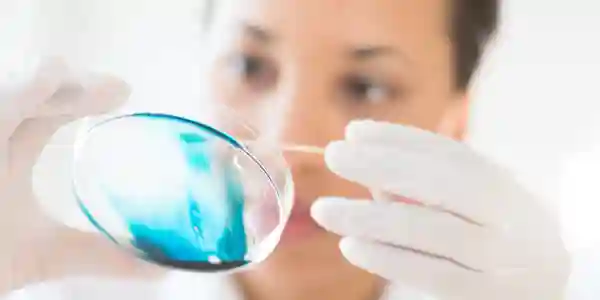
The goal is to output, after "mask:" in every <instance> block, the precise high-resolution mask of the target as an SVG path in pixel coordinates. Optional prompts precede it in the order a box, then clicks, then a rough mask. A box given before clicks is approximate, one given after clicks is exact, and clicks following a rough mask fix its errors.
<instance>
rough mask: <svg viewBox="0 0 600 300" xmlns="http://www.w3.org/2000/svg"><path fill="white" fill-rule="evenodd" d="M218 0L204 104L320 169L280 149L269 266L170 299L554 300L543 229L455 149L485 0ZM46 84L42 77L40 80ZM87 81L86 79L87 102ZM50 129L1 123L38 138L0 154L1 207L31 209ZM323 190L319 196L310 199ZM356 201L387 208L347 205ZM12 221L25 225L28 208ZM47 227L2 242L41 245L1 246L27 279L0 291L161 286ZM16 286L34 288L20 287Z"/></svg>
mask: <svg viewBox="0 0 600 300" xmlns="http://www.w3.org/2000/svg"><path fill="white" fill-rule="evenodd" d="M216 3H217V2H215V3H214V4H216ZM218 4H219V5H215V7H214V10H213V11H212V14H211V18H210V20H211V21H210V22H209V23H210V24H209V28H208V31H207V33H208V35H209V41H210V43H209V47H210V48H209V50H210V51H209V55H208V58H209V59H210V64H209V66H210V67H209V72H210V73H209V74H210V77H209V78H210V81H209V83H210V87H209V90H210V91H211V92H212V97H211V98H212V99H217V100H218V101H220V102H221V103H224V104H226V105H229V106H232V107H235V109H236V110H237V111H238V112H239V113H240V114H243V116H244V117H245V118H246V119H247V120H250V121H251V122H253V125H255V126H258V127H260V129H261V132H263V133H265V135H266V136H270V137H273V138H274V139H277V140H278V142H282V143H285V142H293V143H299V144H307V145H315V146H321V147H326V146H327V152H326V155H325V160H324V159H323V158H322V157H320V156H315V155H307V154H297V153H294V154H288V155H287V156H286V159H287V160H288V163H289V164H290V166H291V169H292V173H293V177H294V181H295V184H296V190H295V195H296V198H295V207H294V209H293V212H292V216H291V219H290V221H289V224H288V225H287V227H286V229H285V232H284V236H283V238H282V242H281V245H280V246H279V247H278V249H277V250H276V251H275V253H274V254H273V256H272V257H271V258H269V259H268V260H267V261H265V262H264V263H263V264H261V265H260V266H258V267H256V268H255V269H252V270H250V271H247V272H245V273H242V274H238V275H236V276H234V277H231V278H225V279H224V280H225V281H224V282H221V281H219V280H217V279H216V277H209V278H208V279H207V278H205V277H202V276H200V275H196V276H192V277H191V278H192V279H191V280H192V281H193V282H194V283H193V284H190V286H189V288H188V289H183V287H182V286H183V285H184V284H183V283H180V284H179V285H176V286H177V288H176V289H174V290H178V291H182V290H183V291H185V292H182V295H178V298H186V297H189V299H197V298H200V299H203V298H205V297H207V294H203V293H205V292H207V291H208V290H210V289H214V290H216V291H217V294H215V295H212V297H209V298H210V299H229V298H227V297H232V298H231V299H250V300H253V299H261V300H270V299H298V300H301V299H357V300H359V299H365V300H367V299H382V298H383V299H424V298H422V297H425V296H426V295H428V296H433V297H435V298H437V299H469V300H470V299H473V300H475V299H517V300H518V299H560V298H561V295H562V289H563V287H564V284H565V282H566V278H567V277H568V270H569V259H568V257H567V254H566V252H565V250H564V247H563V245H562V242H561V240H560V237H559V233H558V225H557V223H556V221H555V219H554V218H553V216H552V215H551V214H549V213H547V212H545V211H544V209H543V208H542V206H541V205H539V203H537V201H536V199H534V197H533V196H531V195H530V194H529V193H527V192H526V191H525V190H524V189H523V188H522V187H520V186H519V185H518V184H517V183H516V182H515V181H514V180H513V179H512V178H511V177H510V176H508V175H507V174H506V172H504V171H502V170H500V169H499V168H498V167H496V166H494V165H493V164H491V163H489V162H487V161H486V160H485V159H483V158H481V157H480V156H478V155H477V154H475V153H473V152H472V151H470V150H469V149H468V147H466V146H464V145H462V144H460V143H459V142H457V141H460V140H461V139H462V138H463V136H464V133H465V129H466V125H467V119H468V106H469V101H468V98H469V97H468V85H469V82H470V80H471V77H472V75H473V73H474V71H475V68H476V66H477V64H478V61H479V58H480V56H481V53H482V52H483V48H484V45H485V43H486V41H487V40H488V38H489V37H490V36H491V35H492V34H493V32H494V30H495V27H496V14H497V10H498V8H497V3H496V1H494V0H472V1H469V0H446V1H434V0H401V1H397V0H375V1H373V0H370V1H366V0H351V1H343V2H340V1H322V0H303V1H295V0H245V1H236V0H229V1H219V2H218ZM56 78H59V76H58V75H56V74H55V75H54V76H53V77H50V79H47V80H48V81H49V82H52V84H53V85H52V87H54V88H56V86H58V85H59V82H57V81H59V80H58V79H56ZM53 80H54V81H53ZM113 86H118V84H117V83H113ZM52 87H47V86H44V87H43V88H40V89H42V90H43V92H39V91H38V92H36V93H37V94H39V95H34V96H35V97H33V96H31V97H28V98H27V100H28V101H30V102H32V103H30V104H31V105H30V107H28V109H30V110H32V111H33V110H34V108H36V107H37V106H36V105H37V104H39V103H41V102H43V101H45V100H46V99H47V98H51V97H48V95H51V94H52V91H53V90H52ZM99 88H102V85H99V86H98V85H97V86H92V87H90V89H89V90H88V94H87V95H90V96H91V98H90V99H89V100H90V101H88V102H90V103H92V102H93V100H94V99H93V95H95V93H98V92H97V91H95V90H94V89H99ZM33 90H35V89H33ZM117 94H118V93H117ZM114 97H115V98H118V95H115V96H114ZM5 102H6V101H5ZM33 102H35V103H33ZM75 103H77V102H75ZM34 104H35V105H34ZM23 105H25V104H23ZM27 105H29V104H27ZM89 112H90V111H89V110H88V111H85V112H81V111H77V113H79V114H78V115H77V116H81V115H82V114H86V113H89ZM70 115H71V116H72V115H75V114H74V113H73V114H70ZM356 120H375V121H377V122H373V121H359V122H356ZM19 121H20V120H19ZM61 121H64V119H61V118H58V117H50V118H38V119H35V120H33V121H32V120H27V121H24V123H21V124H20V125H18V124H19V123H18V122H15V120H11V122H10V123H7V124H6V125H4V126H3V127H2V128H3V131H4V132H5V133H6V134H5V141H7V145H8V146H10V147H29V144H30V143H32V142H29V141H36V142H35V144H36V146H38V147H34V148H23V149H27V153H28V156H27V157H26V158H25V157H24V158H21V157H19V156H17V157H12V158H11V161H10V162H11V164H10V168H9V169H8V170H9V171H10V174H11V176H8V177H6V180H5V181H4V182H5V183H6V184H5V185H3V186H4V187H5V188H4V190H2V193H3V194H5V195H6V196H4V197H2V198H3V199H9V198H12V199H9V200H10V201H5V202H11V203H19V204H20V203H29V204H31V203H32V202H33V200H32V199H31V197H30V196H28V195H30V192H29V185H28V172H27V171H24V170H28V168H29V167H30V165H31V164H30V162H31V161H32V158H33V157H34V155H33V154H32V153H35V152H36V151H35V150H38V149H39V146H40V145H41V144H42V143H43V141H44V138H45V137H47V136H48V135H49V134H50V133H51V129H52V128H56V127H55V126H48V124H55V125H56V124H60V122H61ZM392 123H393V124H395V125H393V124H392ZM348 124H350V125H348ZM399 124H404V125H411V126H413V127H405V126H401V125H399ZM15 127H16V128H17V129H16V131H15V130H14V128H15ZM414 127H417V128H421V129H425V130H418V129H415V128H414ZM5 128H6V129H5ZM430 132H435V133H438V135H434V134H431V133H430ZM442 136H446V137H442ZM9 137H10V139H9ZM336 141H337V142H336ZM332 142H333V143H332ZM30 149H35V150H30ZM22 161H26V162H27V163H23V164H22V163H21V162H22ZM15 174H18V175H15ZM370 191H381V192H375V193H373V194H371V193H370ZM7 193H8V194H7ZM27 196H28V197H27ZM329 196H335V198H324V197H329ZM372 197H375V199H376V200H390V199H391V200H392V203H386V204H383V205H382V203H378V202H377V203H375V202H372V201H354V200H356V199H371V198H372ZM383 198H385V199H383ZM4 205H6V204H4ZM11 209H12V207H11ZM2 211H7V210H4V209H3V210H2ZM20 215H23V216H28V217H29V218H31V213H30V212H27V213H25V212H23V213H21V214H20ZM16 224H18V223H17V222H16V221H15V222H12V223H9V225H7V226H17V225H16ZM41 226H42V227H44V228H49V227H50V226H49V225H46V224H42V225H41ZM57 227H58V226H57V225H54V227H53V228H57ZM50 228H52V227H50ZM24 230H25V229H24ZM45 232H48V233H47V234H41V233H38V235H41V237H39V236H31V234H30V231H25V232H24V233H22V234H20V235H19V237H21V238H20V239H16V240H17V241H26V242H27V243H33V244H34V245H35V246H34V247H44V248H43V249H44V251H42V252H43V253H42V254H39V253H37V256H36V253H31V252H28V251H22V250H21V249H24V248H28V247H27V246H28V245H29V244H27V245H25V247H24V248H23V246H22V245H18V243H17V242H15V243H13V244H14V245H15V248H16V249H19V251H15V252H12V253H18V254H19V255H18V257H17V258H15V259H13V260H12V261H13V262H14V264H16V266H18V268H20V270H23V272H25V273H21V275H20V276H18V277H17V278H16V279H14V280H13V282H11V281H6V282H4V283H2V284H3V285H4V286H5V287H6V288H5V291H7V290H8V289H10V288H16V287H20V286H23V285H24V284H30V283H35V282H36V281H40V280H52V279H60V278H64V277H65V276H83V275H97V274H99V272H102V271H104V272H106V273H107V274H113V275H114V274H115V272H117V273H118V274H120V275H132V273H134V274H135V275H140V274H144V275H146V274H150V275H153V276H157V277H154V278H161V275H162V274H160V272H159V271H158V270H156V269H154V268H152V267H149V266H146V265H142V264H140V263H138V262H134V261H132V260H130V259H129V258H128V257H124V256H123V255H122V254H117V252H115V251H114V250H112V248H110V247H108V246H106V244H105V243H104V242H103V241H101V240H99V239H98V238H97V237H90V236H87V235H85V234H83V233H76V232H72V231H68V230H66V229H64V228H59V229H52V230H50V229H46V230H45ZM340 237H342V239H341V240H340ZM91 243H93V244H94V245H95V246H94V250H93V254H90V253H87V249H86V251H84V252H83V253H81V252H78V253H77V255H76V256H75V255H73V256H74V258H72V259H73V260H75V259H77V260H78V261H68V262H67V260H64V259H63V260H61V259H59V258H57V257H55V256H57V255H58V256H60V255H63V258H64V255H65V254H64V253H69V252H68V251H66V250H65V247H64V245H68V246H70V247H87V246H88V245H90V244H91ZM84 245H85V246H84ZM17 246H21V248H19V247H17ZM29 249H31V247H29ZM53 249H56V250H53ZM50 250H52V251H50ZM340 250H341V251H340ZM70 251H71V253H72V251H73V250H70ZM40 255H41V256H40ZM32 257H35V258H39V261H40V262H41V263H42V264H43V265H44V266H45V267H46V271H45V274H41V275H40V274H38V273H36V270H35V268H33V270H31V271H28V270H27V269H28V268H27V267H29V268H32V267H34V266H31V265H26V266H25V267H21V266H20V263H22V262H23V261H26V260H29V259H31V258H32ZM75 257H76V258H75ZM90 257H94V258H95V259H91V258H90ZM100 257H103V258H105V259H106V260H107V261H105V262H103V263H102V264H101V265H102V267H101V268H100V269H99V268H98V266H97V265H98V264H92V263H90V262H91V261H98V260H99V258H100ZM50 262H53V263H50ZM113 266H114V267H113ZM149 269H151V270H149ZM124 273H125V274H124ZM155 273H156V275H155ZM9 275H12V274H8V275H7V276H9ZM172 278H176V277H172ZM194 278H198V279H194ZM209 279H210V280H209ZM215 280H217V281H218V282H215ZM167 282H169V281H167ZM112 283H113V284H115V283H114V282H112ZM78 284H80V283H76V282H58V283H57V284H56V285H51V286H52V287H54V288H57V290H53V291H54V292H56V293H58V294H59V298H60V299H75V298H76V297H77V296H75V294H73V292H72V291H74V290H76V289H77V288H78V287H79V288H81V286H79V285H78ZM107 284H108V283H107ZM132 284H133V283H132ZM157 284H158V283H157V282H153V281H148V283H147V284H142V285H141V286H139V285H135V287H134V286H133V285H132V286H130V287H128V286H127V285H126V286H121V287H120V288H121V289H123V290H121V291H120V292H119V293H115V294H110V292H109V290H107V289H108V288H107V286H106V285H102V284H100V283H99V282H97V281H95V282H93V284H91V285H87V286H86V291H93V292H92V293H93V294H95V295H102V296H101V297H102V298H103V299H104V298H109V297H121V296H122V295H123V293H127V294H128V298H132V297H133V296H129V294H132V293H134V292H136V291H137V292H139V291H141V290H147V291H152V288H153V287H156V286H157ZM46 287H48V286H46ZM125 288H128V289H125ZM64 289H68V290H69V291H70V292H69V293H71V294H70V295H71V296H70V297H69V295H68V294H67V292H65V290H64ZM40 291H41V290H39V289H38V290H37V292H38V293H46V294H47V293H49V291H48V290H43V292H40ZM169 291H173V290H169ZM137 292H136V293H137ZM29 293H30V294H29V295H36V289H31V290H30V291H29ZM148 293H151V294H152V296H153V297H158V296H157V295H155V292H154V291H152V292H148ZM156 293H158V292H156ZM81 297H86V299H89V298H87V297H89V294H87V292H86V294H85V296H84V295H82V296H81ZM140 297H141V296H140ZM144 297H147V296H144ZM165 297H169V298H171V297H174V296H173V295H172V294H167V295H166V296H165ZM144 299H146V298H144ZM186 299H187V298H186Z"/></svg>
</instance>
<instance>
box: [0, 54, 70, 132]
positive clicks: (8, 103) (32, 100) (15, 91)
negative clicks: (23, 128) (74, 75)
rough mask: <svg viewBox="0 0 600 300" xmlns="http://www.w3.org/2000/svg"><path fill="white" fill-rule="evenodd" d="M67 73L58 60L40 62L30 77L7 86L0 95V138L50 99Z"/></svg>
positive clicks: (64, 66) (13, 129)
mask: <svg viewBox="0 0 600 300" xmlns="http://www.w3.org/2000/svg"><path fill="white" fill-rule="evenodd" d="M66 73H67V67H66V65H65V64H64V63H63V62H62V61H60V60H49V61H45V62H44V63H42V64H41V65H40V67H39V69H38V71H37V72H36V74H35V76H34V77H33V78H32V79H30V80H29V79H28V80H27V82H26V83H23V84H21V85H14V86H11V87H8V88H7V89H9V90H7V91H5V92H3V93H2V95H0V100H1V102H0V139H2V140H5V139H7V138H8V137H9V136H11V135H12V133H13V132H14V131H15V129H16V128H17V127H18V126H19V124H21V122H22V121H23V119H25V118H27V117H28V116H31V115H33V114H34V113H35V111H36V110H37V109H38V108H39V107H40V106H41V105H42V104H43V103H44V102H45V101H46V100H47V99H50V98H51V96H52V94H54V93H55V92H56V91H57V90H58V89H59V87H60V85H61V84H62V82H63V80H64V78H65V76H66Z"/></svg>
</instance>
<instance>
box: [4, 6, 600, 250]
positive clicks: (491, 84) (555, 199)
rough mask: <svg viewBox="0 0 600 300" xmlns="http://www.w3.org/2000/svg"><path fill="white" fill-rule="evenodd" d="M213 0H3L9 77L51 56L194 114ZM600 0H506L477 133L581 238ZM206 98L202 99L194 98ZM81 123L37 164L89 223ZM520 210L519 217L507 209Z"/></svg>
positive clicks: (596, 182) (41, 183) (594, 110)
mask: <svg viewBox="0 0 600 300" xmlns="http://www.w3.org/2000/svg"><path fill="white" fill-rule="evenodd" d="M202 4H203V2H202V0H178V1H162V0H144V1H141V0H130V1H121V0H87V1H84V0H53V1H45V0H0V71H2V72H0V78H2V77H1V76H2V74H4V73H7V70H8V71H10V70H23V69H26V68H25V67H24V66H28V65H29V66H30V65H32V64H33V63H34V62H35V60H36V58H38V57H40V56H41V55H44V54H59V55H67V56H68V57H69V60H70V62H71V63H72V64H73V65H75V66H76V67H78V68H91V69H93V70H98V71H107V72H111V73H114V74H117V75H119V76H121V77H123V78H124V79H126V80H127V81H128V82H129V83H130V84H131V85H132V86H133V90H134V95H133V96H132V99H131V101H130V103H129V105H128V107H127V108H125V110H134V109H160V110H164V111H169V112H175V113H179V112H184V111H185V110H186V108H188V109H189V107H190V105H197V103H198V101H199V99H200V98H201V97H200V93H201V90H200V85H199V84H198V82H201V80H202V79H201V67H200V65H201V63H200V60H199V57H201V53H202V51H201V50H202V41H201V38H200V36H201V28H200V27H201V16H202V13H201V11H202ZM599 15H600V2H599V1H597V0H568V1H567V0H562V1H560V0H505V9H504V16H503V24H502V26H503V28H502V30H501V32H500V35H499V38H498V40H497V42H496V46H495V47H494V49H493V50H492V51H490V53H489V57H488V60H487V61H486V64H485V65H484V66H483V68H482V69H481V76H480V79H479V81H478V82H477V83H476V84H475V86H474V95H473V98H474V99H473V101H474V103H475V104H474V114H473V120H472V121H473V122H472V130H471V143H472V144H473V145H474V146H475V147H477V148H478V149H480V150H481V151H484V152H485V153H487V154H488V155H489V156H491V157H493V158H495V159H496V160H498V161H500V162H502V163H504V164H506V165H508V166H510V167H511V168H513V169H514V170H515V172H516V173H518V174H519V176H520V177H521V179H522V180H523V181H524V182H525V183H526V184H528V185H529V186H531V188H532V189H534V190H535V191H537V192H538V193H540V194H541V195H543V196H544V197H545V198H546V199H548V201H549V203H551V204H559V205H560V211H561V214H562V216H563V218H564V220H565V233H566V235H565V236H566V239H567V240H568V241H569V244H570V245H571V247H572V248H577V249H583V248H588V247H591V246H592V245H594V244H596V243H597V242H598V243H600V230H599V229H600V89H599V87H600V33H599V32H600V18H599V17H598V16H599ZM194 107H197V106H194ZM75 127H76V126H71V127H70V128H66V129H65V130H63V131H62V132H61V133H59V134H58V135H57V136H56V138H55V141H54V144H55V146H51V147H48V148H47V150H46V152H45V153H44V155H43V157H42V159H41V161H40V163H39V164H38V168H37V170H36V179H35V183H36V188H37V191H38V193H39V195H40V196H41V199H42V200H43V203H44V205H45V207H46V208H48V210H49V211H50V212H52V213H53V214H55V215H56V216H59V217H60V218H62V219H63V220H64V221H65V222H67V223H69V224H71V225H73V226H80V225H81V224H85V222H84V221H83V219H81V216H80V214H79V212H78V211H77V210H76V209H75V207H74V206H73V201H74V200H73V199H72V197H71V194H70V191H69V181H68V178H69V161H70V156H69V155H70V151H69V148H65V147H57V146H56V145H60V144H68V143H70V142H71V139H72V137H73V128H75ZM507 217H510V216H507Z"/></svg>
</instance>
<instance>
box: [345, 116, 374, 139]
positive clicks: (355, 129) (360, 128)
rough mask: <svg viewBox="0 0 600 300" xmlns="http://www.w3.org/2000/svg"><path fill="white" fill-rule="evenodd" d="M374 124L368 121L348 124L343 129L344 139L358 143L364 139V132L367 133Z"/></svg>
mask: <svg viewBox="0 0 600 300" xmlns="http://www.w3.org/2000/svg"><path fill="white" fill-rule="evenodd" d="M373 124H376V122H375V121H373V120H370V119H359V120H354V121H351V122H350V123H348V126H346V129H345V137H346V139H347V140H349V141H358V140H361V139H362V137H364V135H365V132H368V131H369V128H371V127H372V126H373Z"/></svg>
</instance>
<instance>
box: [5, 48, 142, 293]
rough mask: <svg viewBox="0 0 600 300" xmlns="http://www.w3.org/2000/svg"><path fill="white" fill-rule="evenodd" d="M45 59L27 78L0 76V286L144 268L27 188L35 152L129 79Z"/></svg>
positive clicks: (109, 102)
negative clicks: (60, 216) (62, 219)
mask: <svg viewBox="0 0 600 300" xmlns="http://www.w3.org/2000/svg"><path fill="white" fill-rule="evenodd" d="M69 71H70V70H69V69H68V68H67V66H66V64H65V63H63V62H62V61H60V60H47V61H45V62H43V63H42V64H40V67H39V68H38V69H37V71H36V72H35V74H34V75H31V78H25V79H22V80H21V82H10V83H6V82H0V238H1V244H0V294H3V293H4V292H7V291H10V290H12V289H17V288H20V287H22V286H23V285H25V284H30V283H35V282H38V281H42V280H50V279H58V278H57V277H62V276H69V275H94V274H107V273H115V272H116V273H131V272H135V271H139V270H141V269H144V268H147V267H146V266H144V267H140V266H138V265H139V264H140V263H139V262H137V261H133V260H132V259H131V258H129V257H127V256H126V255H124V254H122V253H121V252H120V251H118V250H116V247H113V246H112V245H111V244H109V243H108V242H106V241H105V239H103V238H102V237H101V236H100V235H95V234H86V233H82V232H79V231H76V230H72V229H69V228H66V227H65V226H63V225H62V224H59V223H58V222H54V221H53V220H51V219H50V218H49V217H47V215H45V214H44V213H43V212H42V210H41V208H40V207H39V206H38V204H37V202H36V200H35V198H34V196H33V192H32V183H31V181H32V180H31V174H32V167H33V166H34V164H35V162H36V160H37V158H38V156H39V154H40V152H41V151H42V150H43V148H44V146H45V144H46V143H47V142H48V141H49V140H50V138H51V137H52V135H53V134H54V133H55V131H56V130H58V129H59V128H60V127H61V126H63V125H65V124H66V123H67V122H70V121H74V120H75V119H77V118H81V117H84V116H87V115H91V114H100V113H105V112H108V111H109V110H111V109H113V108H115V107H116V106H117V105H120V104H121V103H122V102H123V101H124V100H125V99H126V98H127V97H128V96H129V88H128V86H127V85H126V84H125V83H124V82H122V81H121V80H119V79H116V78H112V77H108V76H98V75H94V74H84V75H83V76H84V77H85V78H83V77H81V78H80V77H78V78H72V74H69Z"/></svg>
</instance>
